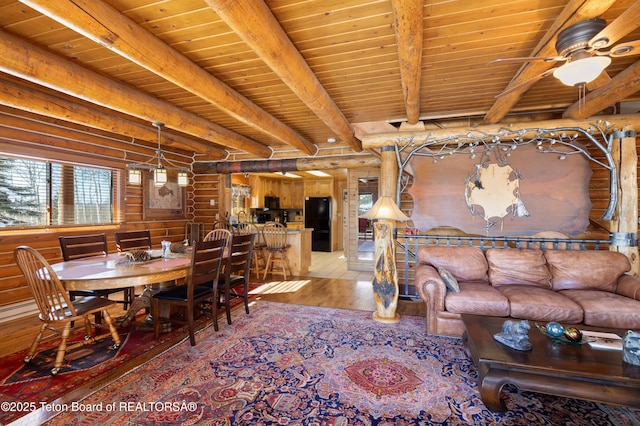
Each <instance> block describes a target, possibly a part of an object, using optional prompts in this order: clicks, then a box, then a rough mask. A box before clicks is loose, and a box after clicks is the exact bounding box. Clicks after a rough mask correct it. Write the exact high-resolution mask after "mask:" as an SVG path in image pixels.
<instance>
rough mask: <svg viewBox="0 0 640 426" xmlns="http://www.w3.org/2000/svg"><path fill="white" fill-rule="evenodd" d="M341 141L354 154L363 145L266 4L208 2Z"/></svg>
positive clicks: (235, 1) (214, 0)
mask: <svg viewBox="0 0 640 426" xmlns="http://www.w3.org/2000/svg"><path fill="white" fill-rule="evenodd" d="M205 2H206V3H207V4H208V5H209V6H210V7H211V8H212V9H213V10H215V12H216V13H217V14H218V15H219V16H220V17H221V18H222V19H223V20H224V21H225V22H226V23H227V25H229V26H230V27H231V29H233V30H234V31H235V32H236V33H237V34H238V36H239V37H240V38H241V39H242V40H243V41H244V42H245V43H247V45H249V47H251V49H253V50H254V51H255V52H256V54H257V55H258V56H259V57H260V59H262V60H263V61H264V62H265V63H266V64H267V65H268V66H269V67H270V68H271V69H272V70H273V71H274V72H275V73H276V74H277V75H278V77H280V79H282V81H284V82H285V84H286V85H287V86H289V89H291V90H292V91H293V92H294V93H295V94H296V95H297V96H298V97H299V98H300V99H301V100H302V102H304V103H305V104H306V105H307V107H309V109H310V110H311V111H313V112H314V113H315V114H316V115H317V116H318V117H319V118H320V119H321V120H322V121H323V122H324V123H325V124H326V125H327V126H328V127H329V128H330V129H331V130H333V131H334V132H335V133H336V135H337V136H338V138H340V139H341V140H342V141H343V142H345V143H346V144H348V145H349V146H350V147H351V148H352V149H353V150H354V151H357V152H360V151H362V145H361V144H360V141H359V140H358V139H356V137H355V136H354V131H353V129H352V128H351V125H350V124H349V122H348V121H347V119H346V118H345V117H344V115H343V114H342V111H340V109H339V108H338V106H337V105H336V103H335V102H334V101H333V99H332V98H331V97H330V96H329V94H328V93H327V91H326V90H325V88H324V87H323V86H322V84H321V83H320V81H319V80H318V77H316V75H315V74H314V73H313V71H312V70H311V68H310V67H309V65H308V64H307V62H306V61H305V60H304V58H303V57H302V55H301V54H300V52H298V50H297V49H296V47H295V46H294V45H293V43H292V42H291V40H290V39H289V37H288V36H287V33H285V32H284V30H283V29H282V27H281V26H280V23H279V22H278V21H277V20H276V18H275V17H274V16H273V14H272V13H271V10H269V7H268V6H267V5H266V4H265V3H264V1H262V0H256V1H237V0H205Z"/></svg>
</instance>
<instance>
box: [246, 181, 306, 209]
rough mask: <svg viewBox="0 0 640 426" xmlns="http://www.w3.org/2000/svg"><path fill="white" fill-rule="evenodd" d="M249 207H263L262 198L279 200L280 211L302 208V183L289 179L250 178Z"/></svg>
mask: <svg viewBox="0 0 640 426" xmlns="http://www.w3.org/2000/svg"><path fill="white" fill-rule="evenodd" d="M250 182H251V207H253V208H262V207H264V197H265V196H269V197H278V198H280V208H281V209H302V208H303V207H304V182H302V181H300V180H295V181H294V180H291V179H273V178H267V177H263V176H258V175H252V176H251V177H250Z"/></svg>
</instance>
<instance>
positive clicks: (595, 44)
mask: <svg viewBox="0 0 640 426" xmlns="http://www.w3.org/2000/svg"><path fill="white" fill-rule="evenodd" d="M638 16H640V0H636V1H635V2H634V3H633V4H632V5H631V6H629V7H628V8H627V10H625V11H624V12H622V13H621V14H620V16H618V17H617V18H616V19H614V20H613V21H612V22H611V23H610V24H609V25H607V26H606V27H605V28H604V29H603V30H602V31H600V32H599V33H598V34H596V35H595V36H594V37H593V38H592V39H591V40H589V46H591V47H592V48H594V49H602V48H604V47H608V46H611V45H612V44H613V43H615V42H617V41H618V40H620V39H621V38H622V37H624V36H626V35H627V34H629V33H630V32H631V31H633V30H635V29H636V28H638V26H640V19H638Z"/></svg>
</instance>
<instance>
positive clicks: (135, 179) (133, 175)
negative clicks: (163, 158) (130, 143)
mask: <svg viewBox="0 0 640 426" xmlns="http://www.w3.org/2000/svg"><path fill="white" fill-rule="evenodd" d="M129 185H142V173H141V172H140V170H136V169H131V170H129Z"/></svg>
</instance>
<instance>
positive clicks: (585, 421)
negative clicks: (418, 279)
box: [48, 301, 640, 426]
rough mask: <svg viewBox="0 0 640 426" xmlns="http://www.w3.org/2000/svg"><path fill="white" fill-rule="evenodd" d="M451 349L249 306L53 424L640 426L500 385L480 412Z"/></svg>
mask: <svg viewBox="0 0 640 426" xmlns="http://www.w3.org/2000/svg"><path fill="white" fill-rule="evenodd" d="M476 380H477V371H476V369H475V367H474V366H473V364H472V363H471V361H470V360H469V358H468V357H467V355H466V353H465V350H464V347H463V345H462V342H461V340H460V339H453V338H445V337H437V336H427V335H426V333H425V331H424V318H419V317H411V316H403V317H402V319H401V321H400V322H399V323H397V324H380V323H376V322H374V321H372V320H371V313H370V312H362V311H351V310H340V309H331V308H320V307H309V306H300V305H287V304H279V303H271V302H263V301H258V302H257V304H256V305H255V307H254V308H253V309H252V311H251V314H250V315H248V316H247V315H245V314H244V311H243V310H236V311H235V313H234V319H233V324H232V325H231V326H226V325H225V326H224V327H221V329H220V331H219V332H217V333H216V332H214V331H213V330H212V328H211V327H208V328H206V329H204V330H202V331H201V332H200V333H199V336H198V344H197V345H196V346H195V347H192V346H190V345H189V343H188V342H186V341H185V342H182V343H180V344H179V345H176V346H174V347H173V348H171V349H170V350H167V351H165V352H163V353H162V354H161V355H159V356H157V357H156V358H154V359H153V360H151V361H149V362H147V363H145V364H144V365H142V366H140V367H139V368H137V369H136V370H134V371H131V372H129V373H128V374H126V375H124V376H122V377H121V378H120V379H118V380H117V381H115V382H113V383H112V384H110V385H108V386H106V387H104V388H103V389H100V390H98V391H97V392H95V393H94V394H93V395H89V396H88V397H87V398H86V399H84V400H82V401H80V402H79V403H78V404H77V405H76V406H75V407H73V406H68V407H62V408H63V409H62V410H61V411H60V412H59V414H58V415H57V416H56V417H54V418H53V419H51V420H50V422H49V423H48V424H51V425H67V424H104V425H107V424H109V425H124V424H135V425H176V424H193V425H195V424H208V425H309V426H312V425H313V426H315V425H361V426H363V425H400V426H402V425H416V424H420V425H445V424H446V425H467V424H473V425H496V424H500V425H532V424H535V425H567V424H573V425H629V426H631V425H637V424H638V423H637V421H638V418H640V410H639V409H632V408H624V407H614V406H610V405H604V404H597V403H592V402H588V401H581V400H574V399H567V398H558V397H553V396H547V395H543V394H538V393H532V392H518V391H516V390H515V388H510V387H507V389H506V390H505V391H504V392H503V395H502V398H503V400H504V402H505V403H506V405H507V407H508V409H509V411H507V412H505V413H494V412H491V411H489V410H487V409H486V407H485V406H484V404H483V403H482V401H481V400H480V399H479V395H478V391H477V385H476Z"/></svg>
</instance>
